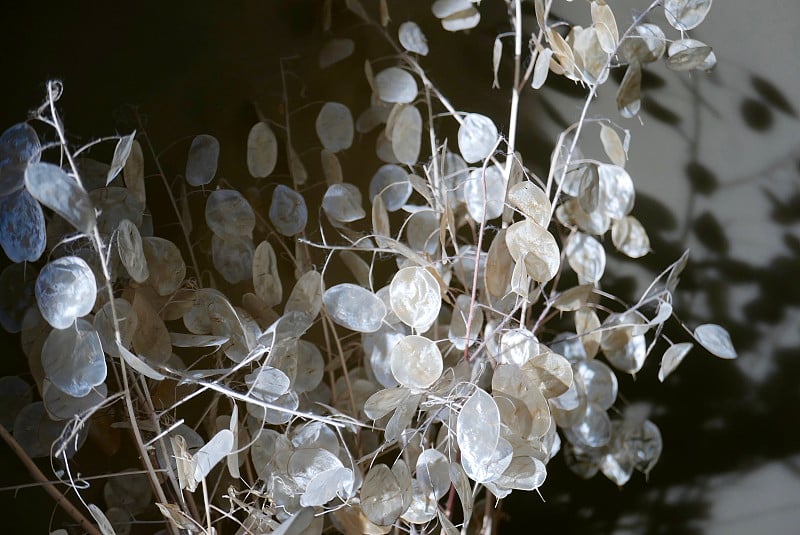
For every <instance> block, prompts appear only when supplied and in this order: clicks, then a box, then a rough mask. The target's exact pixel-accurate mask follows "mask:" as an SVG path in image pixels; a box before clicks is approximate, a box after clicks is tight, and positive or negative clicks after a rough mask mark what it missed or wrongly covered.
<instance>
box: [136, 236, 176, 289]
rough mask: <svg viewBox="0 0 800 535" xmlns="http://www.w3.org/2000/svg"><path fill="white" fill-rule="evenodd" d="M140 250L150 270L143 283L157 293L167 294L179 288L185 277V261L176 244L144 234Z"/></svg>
mask: <svg viewBox="0 0 800 535" xmlns="http://www.w3.org/2000/svg"><path fill="white" fill-rule="evenodd" d="M142 251H143V252H144V257H145V259H146V261H147V268H148V270H149V271H150V277H148V279H147V280H146V281H145V284H147V285H148V286H151V287H152V288H153V289H154V290H155V291H156V293H158V295H169V294H171V293H173V292H175V291H176V290H177V289H178V288H180V286H181V284H183V280H184V279H185V278H186V263H185V262H184V261H183V257H182V256H181V251H180V249H178V246H177V245H175V244H174V243H172V242H171V241H169V240H165V239H164V238H159V237H157V236H146V237H144V238H142Z"/></svg>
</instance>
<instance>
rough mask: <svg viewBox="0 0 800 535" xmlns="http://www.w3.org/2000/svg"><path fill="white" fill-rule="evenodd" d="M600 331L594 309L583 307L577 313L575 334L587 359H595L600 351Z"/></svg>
mask: <svg viewBox="0 0 800 535" xmlns="http://www.w3.org/2000/svg"><path fill="white" fill-rule="evenodd" d="M590 287H591V286H590ZM599 329H600V319H599V318H598V317H597V313H596V312H595V311H594V309H592V308H589V307H583V308H580V309H578V310H576V311H575V332H576V333H577V335H578V336H579V337H580V340H581V344H583V348H584V349H585V350H586V357H587V358H590V359H591V358H594V356H595V355H597V351H598V350H599V349H600V342H601V340H602V334H601V332H600V331H599Z"/></svg>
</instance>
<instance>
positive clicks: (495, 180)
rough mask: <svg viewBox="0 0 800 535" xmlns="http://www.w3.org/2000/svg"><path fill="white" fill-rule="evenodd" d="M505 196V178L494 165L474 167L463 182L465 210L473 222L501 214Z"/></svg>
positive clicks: (493, 217)
mask: <svg viewBox="0 0 800 535" xmlns="http://www.w3.org/2000/svg"><path fill="white" fill-rule="evenodd" d="M505 198H506V179H505V177H504V176H503V171H502V170H501V169H500V168H499V167H497V166H496V165H490V166H489V167H487V168H486V172H484V171H483V169H474V170H473V171H472V172H471V173H470V174H469V178H468V179H467V181H466V182H465V183H464V200H465V201H466V203H467V211H468V212H469V215H470V216H471V217H472V219H474V220H475V222H477V223H480V222H481V221H489V220H490V219H495V218H497V217H500V216H501V215H502V214H503V206H504V201H505Z"/></svg>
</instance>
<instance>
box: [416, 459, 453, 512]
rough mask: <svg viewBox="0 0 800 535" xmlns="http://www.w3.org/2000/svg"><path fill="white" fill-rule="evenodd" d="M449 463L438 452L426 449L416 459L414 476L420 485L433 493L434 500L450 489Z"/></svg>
mask: <svg viewBox="0 0 800 535" xmlns="http://www.w3.org/2000/svg"><path fill="white" fill-rule="evenodd" d="M449 466H450V463H449V461H448V460H447V457H446V456H445V455H444V454H443V453H442V452H440V451H439V450H436V449H433V448H427V449H425V450H423V451H422V453H420V455H419V457H417V470H416V475H417V479H418V480H419V482H420V483H422V484H423V485H424V486H426V487H427V488H430V489H431V490H432V491H433V494H434V497H435V498H436V500H439V499H441V498H442V497H443V496H444V495H445V494H447V491H448V490H449V489H450V474H449Z"/></svg>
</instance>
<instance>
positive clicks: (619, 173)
mask: <svg viewBox="0 0 800 535" xmlns="http://www.w3.org/2000/svg"><path fill="white" fill-rule="evenodd" d="M597 171H598V174H599V176H600V198H599V200H598V209H599V210H601V211H602V212H605V213H606V214H607V215H608V216H609V217H610V218H612V219H620V218H622V217H625V216H626V215H627V214H628V213H629V212H630V211H631V209H632V208H633V202H634V189H633V181H632V180H631V177H630V175H629V174H628V172H627V171H625V169H623V168H622V167H620V166H618V165H608V164H600V165H598V166H597Z"/></svg>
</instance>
